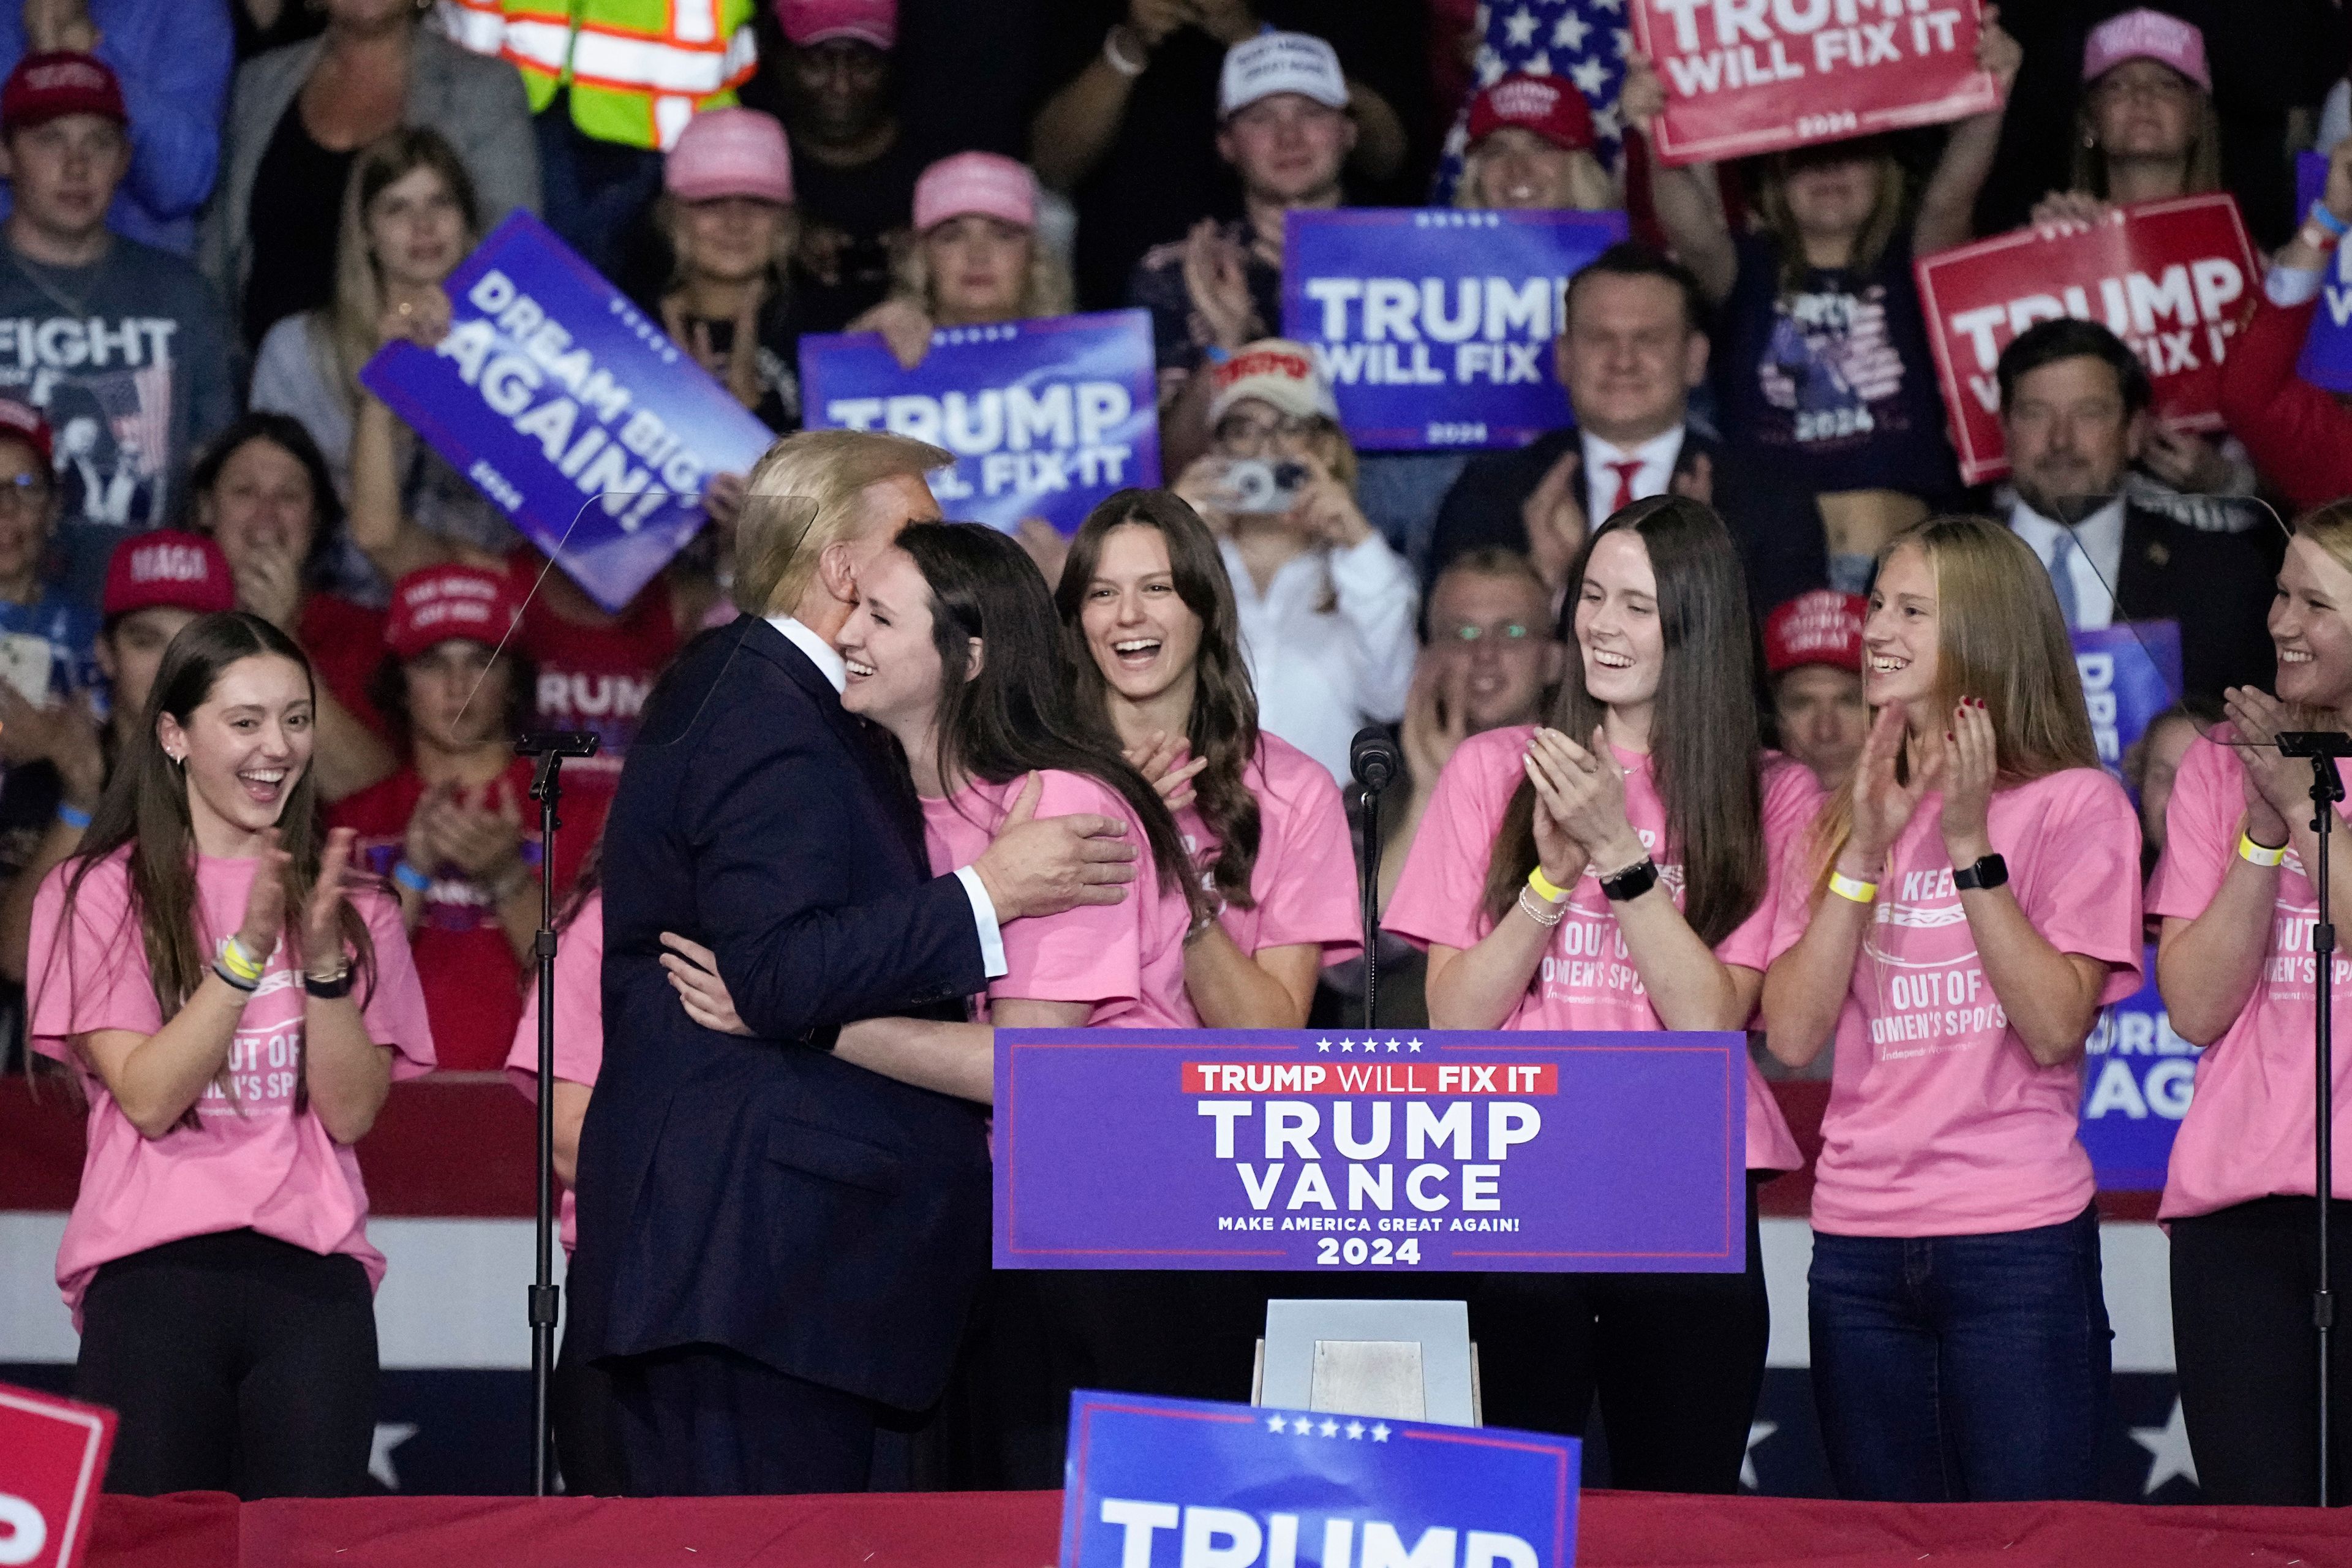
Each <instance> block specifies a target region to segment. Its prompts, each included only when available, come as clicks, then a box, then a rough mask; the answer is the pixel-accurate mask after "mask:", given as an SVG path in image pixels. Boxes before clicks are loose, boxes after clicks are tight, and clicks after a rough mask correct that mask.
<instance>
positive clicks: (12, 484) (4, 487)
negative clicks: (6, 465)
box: [0, 474, 49, 513]
mask: <svg viewBox="0 0 2352 1568" xmlns="http://www.w3.org/2000/svg"><path fill="white" fill-rule="evenodd" d="M48 500H49V481H48V480H47V479H43V478H42V477H41V476H40V475H38V474H15V475H12V476H10V477H8V478H6V479H0V512H10V513H23V512H28V511H38V510H40V509H41V508H42V507H44V506H47V504H48Z"/></svg>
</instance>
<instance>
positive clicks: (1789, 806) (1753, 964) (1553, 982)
mask: <svg viewBox="0 0 2352 1568" xmlns="http://www.w3.org/2000/svg"><path fill="white" fill-rule="evenodd" d="M1534 732H1535V726H1534V725H1532V724H1515V725H1512V726H1510V727H1508V728H1507V729H1501V730H1489V731H1486V733H1484V734H1481V735H1473V736H1471V737H1470V738H1469V739H1468V740H1466V741H1465V742H1462V744H1461V746H1460V747H1459V748H1458V749H1457V750H1456V751H1455V752H1454V756H1453V759H1452V760H1451V761H1449V762H1448V763H1446V764H1445V771H1444V773H1440V774H1439V775H1438V778H1437V788H1436V789H1435V791H1434V792H1433V793H1432V795H1430V799H1429V809H1428V810H1427V811H1426V812H1425V813H1424V814H1423V816H1422V819H1421V827H1420V829H1419V831H1417V832H1416V833H1415V834H1414V835H1413V839H1412V849H1411V850H1409V851H1408V852H1407V853H1406V856H1405V862H1404V871H1403V873H1402V875H1401V876H1399V877H1398V879H1397V885H1396V892H1395V894H1394V896H1392V897H1391V899H1390V900H1389V910H1388V918H1387V919H1386V920H1385V921H1382V922H1381V923H1382V924H1383V925H1384V926H1385V927H1386V928H1387V929H1388V930H1390V931H1394V932H1395V933H1396V934H1397V935H1399V936H1401V937H1403V938H1404V939H1405V940H1406V941H1407V942H1412V944H1413V945H1415V946H1416V947H1422V948H1426V947H1428V946H1429V945H1430V944H1431V943H1433V942H1435V943H1439V944H1441V945H1443V946H1446V947H1456V948H1468V947H1475V946H1476V945H1477V944H1478V942H1479V940H1480V939H1481V938H1483V937H1485V936H1486V933H1487V932H1488V931H1492V930H1494V929H1495V922H1494V921H1492V920H1489V919H1488V918H1487V916H1486V910H1485V908H1484V907H1483V904H1482V900H1483V897H1484V894H1485V892H1486V867H1487V863H1488V862H1489V861H1490V860H1491V859H1492V858H1493V851H1494V844H1495V831H1496V828H1497V827H1499V826H1501V825H1502V821H1503V811H1504V808H1505V807H1506V806H1507V805H1509V804H1510V800H1511V796H1512V795H1513V794H1514V793H1515V792H1516V791H1517V789H1518V787H1519V781H1520V780H1522V779H1524V778H1525V777H1527V772H1526V769H1525V768H1524V767H1523V766H1522V765H1521V762H1520V759H1521V758H1522V757H1524V756H1525V755H1526V754H1527V749H1528V736H1529V735H1532V734H1533V733H1534ZM1616 756H1617V763H1618V765H1619V766H1620V767H1622V768H1623V769H1624V770H1625V816H1626V817H1627V819H1628V820H1629V821H1631V822H1632V823H1633V831H1634V832H1635V833H1637V834H1639V835H1640V836H1641V839H1642V845H1643V847H1644V848H1646V849H1648V850H1649V851H1650V854H1651V857H1652V858H1654V860H1656V862H1657V864H1658V877H1659V879H1660V880H1661V881H1663V882H1664V884H1665V887H1666V890H1667V891H1668V892H1670V893H1671V894H1673V895H1674V900H1675V907H1676V908H1680V907H1681V905H1682V902H1683V868H1682V862H1681V860H1680V859H1679V858H1677V857H1676V855H1675V849H1674V847H1672V846H1669V845H1666V843H1665V836H1666V803H1665V802H1664V800H1663V799H1661V798H1660V796H1659V795H1658V788H1657V784H1656V783H1655V782H1654V780H1653V778H1652V777H1651V773H1650V759H1649V758H1648V757H1645V756H1643V755H1642V754H1640V753H1639V752H1625V751H1620V752H1617V753H1616ZM1820 796H1821V786H1820V785H1819V784H1816V783H1814V782H1813V776H1812V774H1811V773H1807V772H1806V771H1805V770H1804V769H1803V768H1801V767H1799V766H1797V765H1796V764H1795V763H1789V762H1786V761H1785V760H1774V761H1769V762H1768V763H1766V764H1765V777H1764V847H1765V851H1766V854H1767V856H1768V857H1769V861H1770V865H1771V871H1770V880H1768V882H1767V884H1766V887H1765V890H1764V896H1763V897H1762V898H1761V899H1760V900H1758V901H1757V905H1756V910H1755V912H1753V913H1752V914H1750V915H1749V916H1748V919H1747V920H1745V921H1742V922H1741V923H1740V925H1739V927H1738V929H1737V930H1736V931H1733V932H1732V933H1731V934H1730V935H1729V936H1727V937H1725V938H1724V939H1723V941H1722V942H1718V943H1717V944H1716V949H1715V955H1716V956H1717V958H1719V959H1721V960H1722V961H1723V962H1724V963H1731V964H1738V965H1739V966H1740V967H1741V968H1744V969H1753V970H1756V971H1758V972H1759V973H1761V972H1762V970H1763V968H1764V950H1765V943H1766V942H1767V940H1768V939H1769V936H1770V934H1771V924H1772V909H1773V898H1774V889H1773V883H1774V882H1776V881H1777V880H1778V878H1779V876H1780V863H1781V862H1782V861H1783V860H1784V859H1786V858H1788V855H1787V851H1788V850H1789V848H1790V845H1791V844H1792V842H1793V841H1795V840H1797V839H1798V838H1800V837H1802V836H1803V831H1804V826H1805V824H1806V823H1807V822H1809V821H1811V817H1812V815H1813V811H1814V808H1815V806H1816V805H1817V803H1818V801H1819V799H1820ZM1548 947H1549V951H1547V952H1545V954H1544V958H1543V963H1542V964H1541V966H1540V967H1538V970H1537V971H1536V975H1535V978H1534V980H1533V981H1532V982H1531V983H1530V984H1529V985H1528V994H1526V995H1525V996H1523V997H1521V998H1520V1000H1519V1005H1517V1007H1515V1008H1513V1009H1512V1010H1511V1016H1509V1017H1508V1018H1506V1019H1505V1020H1504V1021H1503V1027H1505V1028H1507V1029H1663V1028H1664V1027H1665V1024H1664V1022H1663V1021H1662V1020H1661V1019H1660V1018H1659V1017H1658V1010H1657V1008H1655V1007H1654V1006H1653V1005H1651V1004H1650V994H1649V991H1648V989H1647V987H1645V986H1644V985H1643V984H1642V977H1641V974H1640V973H1639V972H1638V971H1636V970H1635V968H1634V967H1633V955H1632V953H1631V952H1630V951H1629V950H1628V949H1627V947H1626V945H1625V939H1624V937H1623V936H1622V934H1621V933H1620V932H1619V931H1618V930H1617V917H1616V915H1615V914H1614V913H1612V911H1611V910H1610V907H1609V896H1608V895H1607V894H1606V893H1603V892H1602V891H1601V879H1600V878H1599V876H1598V875H1596V874H1595V873H1593V872H1592V871H1591V870H1587V871H1586V873H1585V874H1584V876H1583V877H1582V878H1580V879H1579V880H1578V882H1577V884H1576V886H1575V887H1573V888H1571V889H1569V894H1568V912H1567V913H1566V914H1565V915H1564V916H1562V917H1561V920H1560V922H1559V930H1558V931H1556V932H1555V933H1554V934H1553V936H1552V938H1551V941H1550V942H1549V944H1548ZM1803 1163H1804V1160H1803V1158H1802V1157H1801V1155H1800V1154H1799V1153H1798V1152H1797V1142H1796V1140H1795V1139H1793V1138H1791V1137H1790V1135H1789V1123H1788V1121H1786V1119H1784V1118H1783V1117H1782V1116H1781V1114H1780V1105H1779V1103H1778V1102H1777V1101H1775V1100H1773V1098H1772V1093H1771V1090H1770V1089H1768V1088H1767V1087H1766V1086H1765V1083H1764V1075H1763V1074H1762V1073H1760V1072H1759V1071H1757V1069H1756V1063H1755V1061H1754V1059H1753V1058H1750V1059H1749V1061H1748V1169H1749V1170H1751V1171H1793V1170H1795V1169H1796V1168H1797V1167H1798V1166H1800V1165H1801V1164H1803Z"/></svg>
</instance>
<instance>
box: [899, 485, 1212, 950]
mask: <svg viewBox="0 0 2352 1568" xmlns="http://www.w3.org/2000/svg"><path fill="white" fill-rule="evenodd" d="M898 548H899V549H901V550H903V551H905V552H907V553H908V556H910V557H912V558H913V560H914V563H915V566H916V569H917V570H918V571H919V572H921V573H922V574H923V581H924V582H925V583H927V584H929V586H930V590H931V641H932V643H933V644H934V645H935V646H936V647H938V648H939V653H940V713H939V725H938V730H939V768H940V777H941V778H942V779H955V778H960V777H962V776H964V775H966V774H969V775H971V777H973V778H977V779H984V780H986V781H987V782H988V783H990V784H1007V783H1010V782H1011V781H1012V780H1013V779H1017V778H1019V777H1020V776H1021V775H1022V774H1024V773H1032V772H1034V771H1035V770H1037V769H1040V768H1058V769H1060V770H1061V771H1062V772H1064V773H1083V774H1085V775H1086V776H1087V777H1088V778H1091V779H1095V780H1097V781H1098V782H1099V783H1101V784H1105V785H1107V786H1108V788H1110V789H1111V790H1113V791H1114V792H1116V793H1117V794H1118V796H1119V797H1120V799H1122V800H1124V801H1125V802H1126V803H1127V806H1128V809H1129V811H1131V812H1132V813H1134V815H1135V823H1136V826H1139V827H1140V828H1141V829H1143V836H1144V837H1145V839H1146V840H1148V841H1149V842H1150V846H1151V859H1152V864H1153V865H1155V866H1156V867H1158V868H1159V871H1160V893H1161V895H1162V896H1163V897H1164V896H1166V894H1167V892H1168V891H1169V889H1171V888H1172V889H1175V890H1176V891H1178V892H1179V893H1181V894H1182V895H1183V898H1184V902H1185V904H1186V906H1187V907H1188V908H1190V909H1191V910H1192V911H1193V913H1194V914H1195V916H1197V915H1198V914H1199V913H1200V910H1201V902H1202V900H1201V893H1200V888H1199V885H1198V882H1197V880H1196V879H1194V877H1193V875H1192V863H1191V861H1190V860H1189V859H1188V858H1186V856H1185V854H1184V840H1183V837H1182V836H1181V834H1179V833H1178V832H1177V831H1176V819H1175V817H1173V816H1171V815H1170V814H1169V811H1168V807H1167V805H1165V804H1164V803H1163V802H1162V801H1161V800H1160V792H1159V791H1157V790H1155V789H1153V788H1152V787H1151V785H1150V784H1149V783H1147V782H1146V781H1145V779H1144V777H1143V775H1142V774H1141V773H1138V772H1136V771H1135V769H1134V768H1133V767H1131V766H1130V765H1129V763H1128V762H1127V759H1126V758H1124V757H1122V756H1121V755H1120V754H1119V750H1118V737H1117V736H1115V735H1113V734H1112V733H1111V730H1110V723H1109V721H1108V720H1107V719H1105V718H1103V717H1101V716H1100V715H1101V710H1100V709H1099V708H1097V709H1096V710H1094V711H1093V712H1092V713H1091V714H1089V713H1087V712H1084V711H1082V710H1080V708H1079V707H1078V703H1077V699H1076V693H1075V691H1074V689H1073V687H1072V682H1071V679H1070V674H1071V671H1070V665H1069V661H1068V660H1066V659H1065V658H1063V657H1062V649H1061V647H1060V638H1059V633H1058V631H1057V629H1056V627H1055V620H1054V597H1053V595H1052V594H1051V593H1050V592H1049V591H1048V590H1047V589H1046V587H1045V578H1044V576H1042V575H1041V574H1039V573H1038V571H1037V566H1036V563H1034V562H1033V561H1031V560H1030V559H1029V557H1028V556H1027V554H1025V553H1024V552H1023V551H1022V548H1021V546H1020V545H1019V544H1017V543H1015V542H1013V539H1012V538H1011V537H1010V536H1008V535H1006V534H1003V533H999V532H998V531H996V530H994V529H992V528H990V527H987V526H985V525H984V524H982V523H977V522H919V523H915V524H913V525H912V526H910V527H908V529H907V530H906V531H904V532H902V533H900V534H899V535H898ZM974 637H977V638H979V639H980V642H981V645H982V654H981V658H980V669H979V671H978V672H977V673H974V672H973V670H972V668H971V664H972V658H971V639H972V638H974Z"/></svg>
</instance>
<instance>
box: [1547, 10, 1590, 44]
mask: <svg viewBox="0 0 2352 1568" xmlns="http://www.w3.org/2000/svg"><path fill="white" fill-rule="evenodd" d="M1591 30H1592V24H1591V23H1590V22H1588V21H1586V20H1585V19H1584V18H1583V17H1581V16H1577V15H1576V14H1575V13H1573V12H1570V14H1569V15H1567V16H1562V17H1561V18H1560V19H1559V21H1557V22H1555V23H1553V24H1552V28H1551V47H1553V48H1555V49H1566V50H1568V51H1569V52H1570V53H1571V54H1573V53H1574V52H1576V51H1577V50H1579V49H1581V48H1582V47H1584V35H1585V34H1587V33H1589V32H1591Z"/></svg>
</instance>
